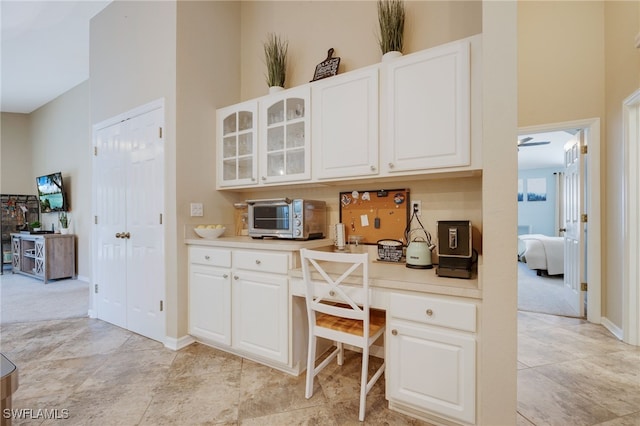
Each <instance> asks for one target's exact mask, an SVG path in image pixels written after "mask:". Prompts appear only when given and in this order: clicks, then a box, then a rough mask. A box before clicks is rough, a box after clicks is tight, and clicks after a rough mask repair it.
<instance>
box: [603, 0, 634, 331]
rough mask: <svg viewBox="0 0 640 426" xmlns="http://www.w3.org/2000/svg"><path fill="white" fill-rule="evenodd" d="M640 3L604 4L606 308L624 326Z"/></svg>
mask: <svg viewBox="0 0 640 426" xmlns="http://www.w3.org/2000/svg"><path fill="white" fill-rule="evenodd" d="M639 11H640V2H637V1H635V2H628V1H608V2H605V8H604V23H605V33H604V45H605V93H606V95H605V101H604V109H605V114H606V119H605V129H604V131H605V135H604V140H605V144H606V156H605V164H604V169H605V175H604V177H605V184H604V185H603V189H604V191H603V192H604V197H603V205H604V206H605V209H606V217H607V222H606V227H605V229H604V232H605V235H606V238H605V239H604V242H605V247H604V250H603V253H604V254H606V259H605V261H606V265H607V267H606V271H605V280H604V281H605V282H606V288H605V293H604V295H603V296H604V297H603V311H604V315H605V316H606V318H607V319H608V320H609V321H611V322H612V323H613V324H615V325H616V326H618V327H620V328H622V326H623V324H624V320H623V317H622V315H623V310H624V309H623V306H624V303H625V301H624V299H623V295H624V289H623V283H624V281H623V276H622V275H623V270H624V263H623V260H624V239H625V237H626V235H625V232H624V229H623V224H624V214H623V213H624V212H623V207H624V198H623V193H624V191H622V190H621V188H624V176H623V170H624V160H625V159H624V140H623V126H622V124H623V116H622V101H623V100H624V99H625V98H626V97H628V96H629V95H631V94H632V93H633V92H634V91H636V90H638V89H640V50H639V49H636V47H635V42H634V41H635V36H636V35H637V34H638V30H639V29H640V20H639V18H638V13H639Z"/></svg>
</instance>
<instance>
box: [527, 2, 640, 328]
mask: <svg viewBox="0 0 640 426" xmlns="http://www.w3.org/2000/svg"><path fill="white" fill-rule="evenodd" d="M638 9H640V3H639V2H627V1H606V2H601V1H520V2H519V3H518V126H519V127H525V126H534V125H543V124H551V123H559V122H565V121H573V120H582V119H590V118H600V120H601V135H600V138H601V159H600V167H601V191H602V192H601V203H600V206H601V213H602V242H603V246H602V253H603V259H602V315H603V317H605V318H606V319H608V320H609V321H611V322H612V323H613V324H614V325H615V326H617V327H622V287H621V286H622V275H621V274H622V258H623V256H622V245H621V243H622V241H623V235H622V227H621V226H622V203H623V200H622V191H620V188H621V187H622V174H621V173H622V170H623V158H622V140H621V131H622V116H621V104H622V100H623V99H624V98H625V97H626V96H628V95H630V94H631V93H632V92H633V90H635V89H637V88H638V87H640V78H639V73H640V71H638V70H640V63H639V60H640V59H639V57H640V56H639V53H638V50H637V49H635V48H634V37H635V36H636V34H637V33H638V29H639V28H640V24H639V21H638V19H639V18H638V16H639V12H638Z"/></svg>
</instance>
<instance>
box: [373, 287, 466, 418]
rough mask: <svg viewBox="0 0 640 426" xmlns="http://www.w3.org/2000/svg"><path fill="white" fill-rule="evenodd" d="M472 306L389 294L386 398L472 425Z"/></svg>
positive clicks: (430, 298)
mask: <svg viewBox="0 0 640 426" xmlns="http://www.w3.org/2000/svg"><path fill="white" fill-rule="evenodd" d="M475 331H476V305H475V304H473V303H470V302H464V301H457V300H451V299H443V298H436V297H428V296H419V295H413V294H399V293H392V294H391V295H390V299H389V311H388V323H387V336H386V337H385V342H387V351H388V352H387V356H388V362H387V373H386V381H387V397H388V399H389V401H390V403H391V404H400V405H403V406H408V407H410V408H411V409H413V410H418V411H422V412H425V413H426V414H431V415H436V416H439V417H444V418H447V419H449V420H454V421H463V422H467V423H475V417H476V401H475V399H476V338H475V334H474V333H475Z"/></svg>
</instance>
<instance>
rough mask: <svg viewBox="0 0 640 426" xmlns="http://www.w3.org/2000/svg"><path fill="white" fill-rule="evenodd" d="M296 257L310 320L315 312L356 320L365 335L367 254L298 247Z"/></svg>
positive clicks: (367, 323) (367, 329)
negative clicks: (304, 289)
mask: <svg viewBox="0 0 640 426" xmlns="http://www.w3.org/2000/svg"><path fill="white" fill-rule="evenodd" d="M300 258H301V261H302V273H303V277H304V281H305V285H306V301H307V311H308V313H309V319H310V321H312V319H313V320H315V312H322V313H325V314H329V315H333V316H336V317H342V318H350V319H355V320H360V321H363V330H364V333H365V334H364V336H363V337H365V338H366V337H368V334H369V333H368V331H369V303H370V301H369V254H368V253H335V252H329V251H317V250H309V249H301V250H300ZM313 322H315V321H313Z"/></svg>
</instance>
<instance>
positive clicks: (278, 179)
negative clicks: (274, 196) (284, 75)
mask: <svg viewBox="0 0 640 426" xmlns="http://www.w3.org/2000/svg"><path fill="white" fill-rule="evenodd" d="M310 96H311V95H310V89H309V86H308V85H305V86H301V87H298V88H295V89H289V90H284V91H282V92H278V93H275V94H272V95H269V96H265V97H263V98H261V99H260V102H259V111H260V112H259V114H260V124H259V128H260V132H259V137H260V141H261V142H260V150H259V157H260V167H259V175H260V183H261V184H271V183H282V182H293V181H302V180H309V179H310V178H311V152H310V150H311V143H310V134H311V133H310V119H309V101H310Z"/></svg>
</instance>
